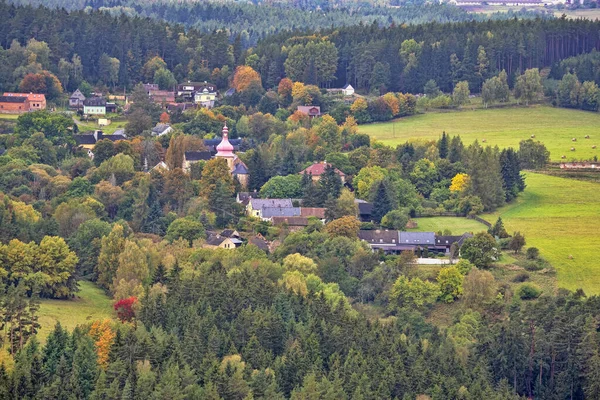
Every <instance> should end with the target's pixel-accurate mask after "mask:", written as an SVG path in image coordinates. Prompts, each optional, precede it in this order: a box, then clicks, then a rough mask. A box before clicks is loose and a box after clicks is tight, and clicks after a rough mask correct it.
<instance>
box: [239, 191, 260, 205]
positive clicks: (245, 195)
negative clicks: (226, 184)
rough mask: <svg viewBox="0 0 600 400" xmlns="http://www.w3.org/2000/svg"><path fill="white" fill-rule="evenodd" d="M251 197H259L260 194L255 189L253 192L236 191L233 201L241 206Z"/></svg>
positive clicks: (246, 203)
mask: <svg viewBox="0 0 600 400" xmlns="http://www.w3.org/2000/svg"><path fill="white" fill-rule="evenodd" d="M252 198H255V199H260V194H259V193H258V192H257V191H256V190H255V191H254V192H238V193H237V195H236V196H235V201H236V202H237V203H240V204H241V205H243V206H247V205H248V202H249V201H250V199H252Z"/></svg>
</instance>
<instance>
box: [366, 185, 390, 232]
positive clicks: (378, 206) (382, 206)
mask: <svg viewBox="0 0 600 400" xmlns="http://www.w3.org/2000/svg"><path fill="white" fill-rule="evenodd" d="M392 208H393V205H392V201H391V199H390V196H389V193H388V188H387V186H386V184H385V182H384V181H381V182H379V185H378V186H377V192H375V199H374V200H373V212H372V214H371V216H372V217H373V220H374V221H376V222H377V223H379V222H381V218H383V216H384V215H385V214H387V213H388V212H390V211H392Z"/></svg>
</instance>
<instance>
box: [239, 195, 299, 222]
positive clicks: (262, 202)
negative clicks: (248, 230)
mask: <svg viewBox="0 0 600 400" xmlns="http://www.w3.org/2000/svg"><path fill="white" fill-rule="evenodd" d="M293 207H294V205H293V204H292V199H254V198H250V201H248V205H247V206H246V214H248V215H249V216H252V217H257V218H262V210H263V209H264V208H293Z"/></svg>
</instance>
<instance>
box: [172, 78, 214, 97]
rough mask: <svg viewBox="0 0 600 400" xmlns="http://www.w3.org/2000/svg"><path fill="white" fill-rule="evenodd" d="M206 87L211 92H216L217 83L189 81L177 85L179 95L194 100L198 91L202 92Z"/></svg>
mask: <svg viewBox="0 0 600 400" xmlns="http://www.w3.org/2000/svg"><path fill="white" fill-rule="evenodd" d="M204 89H206V90H208V91H209V92H216V91H217V85H214V84H212V83H208V82H206V81H204V82H187V83H182V84H179V85H177V96H179V97H183V98H185V99H189V100H192V99H193V98H194V96H195V94H196V93H197V92H202V91H203V90H204Z"/></svg>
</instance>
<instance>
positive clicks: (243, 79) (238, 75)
mask: <svg viewBox="0 0 600 400" xmlns="http://www.w3.org/2000/svg"><path fill="white" fill-rule="evenodd" d="M253 82H256V83H258V84H261V80H260V74H259V73H258V72H256V71H255V70H254V69H253V68H252V67H249V66H247V65H240V66H239V67H237V68H236V69H235V74H234V75H233V81H232V82H231V86H232V87H234V88H235V90H236V91H238V92H243V91H244V90H246V89H248V88H249V87H250V85H251V84H252V83H253ZM261 85H262V84H261Z"/></svg>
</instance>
